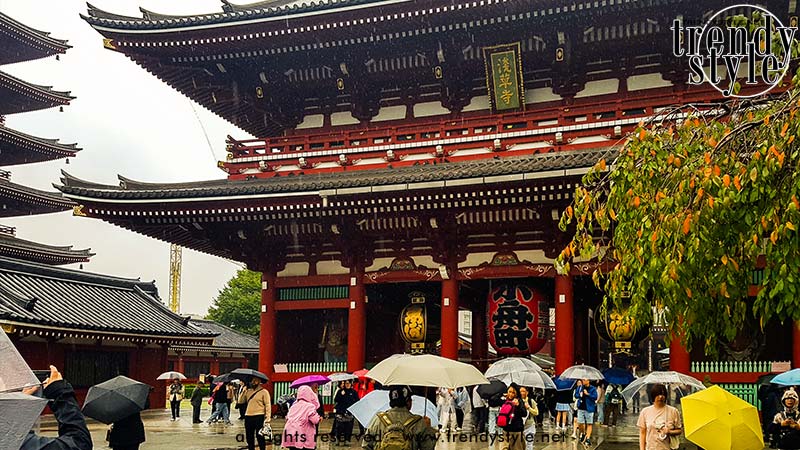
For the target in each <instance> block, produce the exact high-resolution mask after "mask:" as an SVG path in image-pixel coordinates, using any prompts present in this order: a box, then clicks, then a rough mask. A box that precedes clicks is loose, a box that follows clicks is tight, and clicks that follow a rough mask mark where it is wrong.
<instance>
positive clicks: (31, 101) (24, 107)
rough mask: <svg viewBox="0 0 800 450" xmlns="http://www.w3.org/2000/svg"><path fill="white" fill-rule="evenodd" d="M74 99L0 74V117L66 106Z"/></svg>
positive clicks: (67, 93)
mask: <svg viewBox="0 0 800 450" xmlns="http://www.w3.org/2000/svg"><path fill="white" fill-rule="evenodd" d="M74 99H75V97H73V96H71V95H70V93H69V92H62V91H54V90H53V89H52V88H50V87H49V86H39V85H36V84H32V83H28V82H27V81H23V80H20V79H19V78H16V77H14V76H11V75H9V74H7V73H5V72H0V115H4V114H16V113H21V112H27V111H36V110H39V109H47V108H52V107H55V106H63V105H68V104H69V102H70V101H72V100H74Z"/></svg>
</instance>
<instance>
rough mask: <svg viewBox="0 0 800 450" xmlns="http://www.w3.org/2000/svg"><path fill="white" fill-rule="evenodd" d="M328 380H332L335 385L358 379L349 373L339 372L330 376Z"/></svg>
mask: <svg viewBox="0 0 800 450" xmlns="http://www.w3.org/2000/svg"><path fill="white" fill-rule="evenodd" d="M328 379H330V380H331V381H333V382H334V383H338V382H340V381H347V380H357V379H358V377H357V376H355V375H353V374H349V373H344V372H337V373H332V374H330V375H328Z"/></svg>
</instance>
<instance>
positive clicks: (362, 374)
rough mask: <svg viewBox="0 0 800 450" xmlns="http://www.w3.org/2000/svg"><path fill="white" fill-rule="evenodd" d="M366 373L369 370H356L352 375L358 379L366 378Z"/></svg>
mask: <svg viewBox="0 0 800 450" xmlns="http://www.w3.org/2000/svg"><path fill="white" fill-rule="evenodd" d="M368 373H369V370H367V369H361V370H356V371H355V372H353V375H355V376H357V377H358V378H366V377H367V374H368Z"/></svg>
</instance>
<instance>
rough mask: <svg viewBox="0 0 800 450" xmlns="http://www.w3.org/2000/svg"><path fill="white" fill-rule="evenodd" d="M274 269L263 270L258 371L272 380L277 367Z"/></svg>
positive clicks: (276, 288) (275, 276)
mask: <svg viewBox="0 0 800 450" xmlns="http://www.w3.org/2000/svg"><path fill="white" fill-rule="evenodd" d="M276 278H277V275H276V272H275V271H274V270H265V271H263V272H261V320H260V327H261V330H260V332H259V335H258V371H259V372H262V373H263V374H264V375H266V376H267V377H269V379H270V381H271V380H272V375H273V371H274V369H275V341H276V340H277V335H276V323H275V313H276V312H275V301H276V300H277V299H278V287H277V286H276V283H275V280H276Z"/></svg>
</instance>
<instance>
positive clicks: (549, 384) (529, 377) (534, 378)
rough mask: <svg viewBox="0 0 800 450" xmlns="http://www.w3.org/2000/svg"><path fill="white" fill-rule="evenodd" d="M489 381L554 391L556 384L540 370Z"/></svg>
mask: <svg viewBox="0 0 800 450" xmlns="http://www.w3.org/2000/svg"><path fill="white" fill-rule="evenodd" d="M487 378H488V377H487ZM491 379H492V380H500V381H502V382H503V383H505V384H506V385H509V384H511V383H516V384H518V385H519V386H526V387H532V388H536V389H556V384H555V383H553V380H552V379H551V378H550V375H548V374H546V373H544V372H542V371H541V370H529V371H526V372H516V373H510V374H508V375H504V376H502V377H491Z"/></svg>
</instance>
